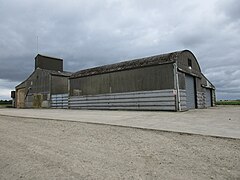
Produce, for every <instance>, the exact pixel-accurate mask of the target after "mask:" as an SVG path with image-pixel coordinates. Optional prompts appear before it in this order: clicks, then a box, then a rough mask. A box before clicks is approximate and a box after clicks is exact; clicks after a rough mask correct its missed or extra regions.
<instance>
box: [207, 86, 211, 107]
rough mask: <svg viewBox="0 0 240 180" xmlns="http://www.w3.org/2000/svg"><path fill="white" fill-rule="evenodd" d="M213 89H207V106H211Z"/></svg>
mask: <svg viewBox="0 0 240 180" xmlns="http://www.w3.org/2000/svg"><path fill="white" fill-rule="evenodd" d="M211 101H212V98H211V90H210V89H206V107H211Z"/></svg>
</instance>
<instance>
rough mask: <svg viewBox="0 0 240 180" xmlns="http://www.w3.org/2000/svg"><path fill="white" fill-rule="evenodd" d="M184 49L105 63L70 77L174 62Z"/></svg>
mask: <svg viewBox="0 0 240 180" xmlns="http://www.w3.org/2000/svg"><path fill="white" fill-rule="evenodd" d="M181 52H182V51H176V52H172V53H168V54H161V55H156V56H151V57H145V58H141V59H134V60H130V61H124V62H120V63H116V64H110V65H104V66H99V67H94V68H89V69H85V70H80V71H78V72H76V73H73V74H72V76H71V77H70V79H75V78H79V77H85V76H91V75H97V74H104V73H109V72H115V71H123V70H128V69H136V68H141V67H146V66H154V65H159V64H169V63H174V62H175V61H176V60H177V59H178V57H179V55H180V53H181Z"/></svg>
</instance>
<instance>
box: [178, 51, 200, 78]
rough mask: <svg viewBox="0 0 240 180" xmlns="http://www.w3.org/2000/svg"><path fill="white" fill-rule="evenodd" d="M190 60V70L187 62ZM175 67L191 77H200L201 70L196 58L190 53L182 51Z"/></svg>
mask: <svg viewBox="0 0 240 180" xmlns="http://www.w3.org/2000/svg"><path fill="white" fill-rule="evenodd" d="M189 59H190V60H191V64H192V66H191V68H189V65H188V60H189ZM177 66H178V68H179V69H181V70H182V71H183V72H185V73H187V74H190V75H192V76H198V77H201V69H200V67H199V64H198V62H197V59H196V57H195V56H194V55H193V54H192V53H191V52H190V51H183V52H182V53H181V56H179V57H178V60H177Z"/></svg>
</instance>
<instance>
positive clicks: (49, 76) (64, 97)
mask: <svg viewBox="0 0 240 180" xmlns="http://www.w3.org/2000/svg"><path fill="white" fill-rule="evenodd" d="M71 74H72V73H70V72H65V71H63V60H62V59H59V58H54V57H48V56H43V55H40V54H38V55H37V56H36V57H35V70H34V72H33V73H32V74H31V75H30V76H29V77H28V78H27V79H26V80H25V81H23V82H22V83H20V84H19V85H18V86H16V97H15V106H16V107H17V108H49V107H54V102H53V101H54V99H57V98H56V97H61V102H59V103H58V107H62V108H64V107H65V108H67V107H68V78H69V77H70V75H71Z"/></svg>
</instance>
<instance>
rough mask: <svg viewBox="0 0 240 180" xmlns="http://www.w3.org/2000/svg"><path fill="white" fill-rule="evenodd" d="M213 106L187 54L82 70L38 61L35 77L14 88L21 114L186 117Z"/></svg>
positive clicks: (51, 60) (211, 94)
mask: <svg viewBox="0 0 240 180" xmlns="http://www.w3.org/2000/svg"><path fill="white" fill-rule="evenodd" d="M214 105H215V87H214V86H213V84H212V83H211V82H210V81H209V80H208V79H207V78H206V77H205V76H204V75H203V74H202V72H201V68H200V66H199V63H198V61H197V59H196V57H195V56H194V54H193V53H192V52H191V51H189V50H183V51H177V52H172V53H168V54H162V55H157V56H152V57H146V58H141V59H135V60H131V61H125V62H120V63H116V64H111V65H105V66H100V67H95V68H90V69H85V70H81V71H78V72H75V73H69V72H64V71H63V60H62V59H58V58H53V57H48V56H43V55H37V56H36V58H35V71H34V72H33V73H32V74H31V75H30V76H29V77H28V78H27V79H26V80H25V81H24V82H22V83H21V84H19V85H18V86H17V87H16V107H18V108H32V107H35V108H42V107H46V108H48V107H52V108H71V109H125V110H170V111H185V110H188V109H195V108H206V107H210V106H214Z"/></svg>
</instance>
